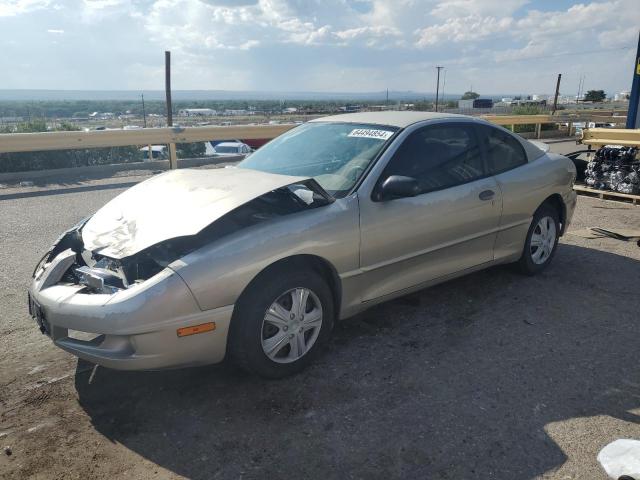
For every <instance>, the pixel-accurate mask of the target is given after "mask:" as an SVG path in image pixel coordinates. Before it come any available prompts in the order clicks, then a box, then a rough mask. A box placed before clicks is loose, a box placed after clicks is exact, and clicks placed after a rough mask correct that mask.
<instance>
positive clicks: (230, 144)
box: [216, 142, 242, 147]
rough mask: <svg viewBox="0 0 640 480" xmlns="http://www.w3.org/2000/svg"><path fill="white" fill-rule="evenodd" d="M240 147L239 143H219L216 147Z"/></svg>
mask: <svg viewBox="0 0 640 480" xmlns="http://www.w3.org/2000/svg"><path fill="white" fill-rule="evenodd" d="M240 145H242V143H241V142H220V143H219V144H217V145H216V147H239V146H240Z"/></svg>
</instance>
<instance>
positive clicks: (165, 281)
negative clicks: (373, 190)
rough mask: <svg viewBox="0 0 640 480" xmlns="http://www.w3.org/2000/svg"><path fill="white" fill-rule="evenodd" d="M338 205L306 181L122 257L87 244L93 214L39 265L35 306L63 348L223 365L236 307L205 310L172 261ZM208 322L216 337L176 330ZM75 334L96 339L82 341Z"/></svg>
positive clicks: (148, 360) (150, 363)
mask: <svg viewBox="0 0 640 480" xmlns="http://www.w3.org/2000/svg"><path fill="white" fill-rule="evenodd" d="M332 201H333V199H332V198H331V197H330V196H329V195H328V194H327V193H326V192H324V191H323V190H322V189H321V187H319V186H318V185H317V183H316V182H315V181H313V180H308V179H303V180H302V181H301V182H295V183H291V184H287V185H285V186H282V187H279V188H275V189H273V190H270V191H268V192H264V193H262V194H261V195H258V196H256V197H255V198H253V199H251V200H249V201H247V202H246V203H243V204H241V205H239V206H235V208H232V209H230V210H229V211H228V212H225V213H224V214H223V215H218V216H217V218H215V220H214V221H212V222H211V223H209V224H208V225H206V226H205V227H204V228H202V229H201V230H200V231H198V232H196V233H194V234H189V235H179V236H175V237H172V238H166V239H162V240H160V241H158V242H156V243H154V244H151V245H148V246H146V247H145V248H142V249H135V251H133V250H131V251H133V253H131V254H130V255H127V256H120V257H119V258H118V256H117V255H114V256H110V255H109V254H110V253H112V252H113V251H114V250H113V249H110V248H109V245H105V246H102V247H100V248H98V249H93V250H92V249H89V248H86V242H85V238H84V237H85V228H86V226H87V224H89V222H91V219H87V220H84V221H83V222H80V223H79V224H78V225H76V226H75V227H73V228H72V229H70V230H69V231H67V232H65V234H63V235H62V236H61V237H60V238H59V239H58V241H57V242H56V243H55V244H54V246H53V247H52V249H51V251H50V252H49V253H48V254H47V255H45V257H44V258H43V260H42V261H41V262H40V263H39V265H38V266H37V267H36V270H35V271H34V279H33V283H32V286H31V289H30V302H29V303H30V310H31V311H32V315H33V316H34V318H36V320H37V321H38V324H39V325H40V326H41V329H42V330H43V331H44V332H46V333H47V334H49V335H50V336H51V338H52V339H53V341H54V343H56V345H58V346H59V347H61V348H63V349H65V350H67V351H69V352H71V353H73V354H74V355H77V356H79V357H81V358H84V359H86V360H89V361H92V362H94V363H98V364H101V365H105V366H108V367H112V368H119V369H156V368H165V367H175V366H182V365H193V364H206V363H216V362H218V361H220V360H222V358H223V357H224V354H225V351H226V333H227V329H228V324H229V321H230V318H231V313H232V310H233V305H227V306H221V307H220V308H215V309H213V310H205V311H202V310H201V309H200V307H199V305H198V303H197V302H196V301H195V299H194V297H193V295H192V293H191V291H190V289H189V287H188V286H187V285H186V283H185V282H184V280H183V279H182V278H181V277H180V276H179V275H178V274H176V273H175V272H174V271H173V270H171V268H170V267H169V265H170V264H171V263H172V262H174V261H175V260H178V259H180V258H182V257H183V256H185V255H187V254H188V253H191V252H193V251H195V250H198V249H199V248H201V247H203V246H205V245H208V244H210V243H212V242H215V241H218V240H220V239H222V238H224V237H225V236H227V235H229V234H231V233H233V232H236V231H238V230H240V229H243V228H246V227H248V226H251V225H255V224H257V223H260V222H265V221H269V220H270V219H273V218H277V217H281V216H284V215H289V214H294V213H298V212H302V211H305V210H308V209H312V208H317V207H320V206H323V205H327V204H329V203H331V202H332ZM189 214H191V215H198V212H197V211H194V212H189ZM165 231H166V230H165ZM101 238H102V239H104V238H105V236H104V235H103V236H101ZM117 241H118V249H119V251H120V252H122V251H125V250H126V248H124V249H123V248H122V247H123V246H125V247H126V242H123V239H122V237H119V238H118V240H117ZM138 245H139V244H138ZM203 323H208V324H211V323H212V324H213V325H214V328H212V329H211V332H210V333H207V334H204V335H193V336H189V337H185V338H178V336H177V335H176V331H177V329H179V328H184V327H186V326H193V325H199V324H203ZM71 331H79V332H86V333H91V334H94V338H93V339H91V340H78V339H76V338H73V337H72V335H71Z"/></svg>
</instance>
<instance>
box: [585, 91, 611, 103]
mask: <svg viewBox="0 0 640 480" xmlns="http://www.w3.org/2000/svg"><path fill="white" fill-rule="evenodd" d="M605 98H607V95H606V94H605V93H604V90H589V91H588V92H587V93H586V94H585V95H584V101H585V102H602V101H604V99H605Z"/></svg>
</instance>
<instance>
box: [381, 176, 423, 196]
mask: <svg viewBox="0 0 640 480" xmlns="http://www.w3.org/2000/svg"><path fill="white" fill-rule="evenodd" d="M418 194H420V186H419V185H418V181H417V180H416V179H415V178H413V177H404V176H402V175H391V176H390V177H389V178H387V179H386V180H385V181H384V182H382V185H381V186H380V194H379V195H378V197H379V200H392V199H394V198H405V197H415V196H416V195H418Z"/></svg>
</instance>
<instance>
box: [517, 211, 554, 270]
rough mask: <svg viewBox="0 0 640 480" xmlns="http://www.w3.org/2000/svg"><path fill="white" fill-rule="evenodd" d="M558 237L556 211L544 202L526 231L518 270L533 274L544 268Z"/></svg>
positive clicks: (551, 257)
mask: <svg viewBox="0 0 640 480" xmlns="http://www.w3.org/2000/svg"><path fill="white" fill-rule="evenodd" d="M559 237H560V221H559V215H558V211H557V210H556V209H555V208H553V207H552V206H551V205H548V204H544V205H542V206H541V207H540V208H538V210H537V211H536V213H535V214H534V216H533V220H532V221H531V226H530V227H529V231H528V233H527V239H526V241H525V245H524V249H523V251H522V256H521V257H520V260H519V262H518V264H519V267H520V270H521V271H522V272H523V273H525V274H527V275H535V274H536V273H539V272H541V271H542V270H544V269H545V268H546V267H547V265H549V263H551V260H552V259H553V256H554V255H555V252H556V248H557V246H558V238H559Z"/></svg>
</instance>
